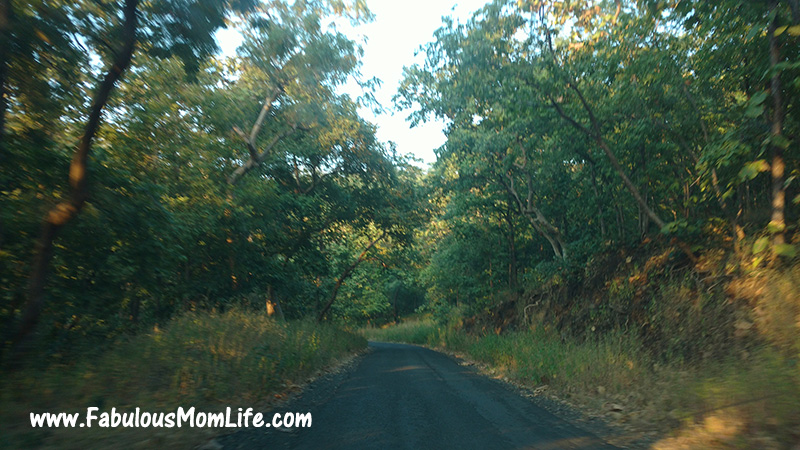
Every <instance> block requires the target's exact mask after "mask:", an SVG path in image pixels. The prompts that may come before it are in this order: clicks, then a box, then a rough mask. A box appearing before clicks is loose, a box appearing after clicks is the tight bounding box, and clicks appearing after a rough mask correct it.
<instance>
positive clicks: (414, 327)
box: [361, 319, 439, 345]
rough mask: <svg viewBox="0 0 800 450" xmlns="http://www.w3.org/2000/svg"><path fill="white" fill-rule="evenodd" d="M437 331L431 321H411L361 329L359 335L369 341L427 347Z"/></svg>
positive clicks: (436, 327)
mask: <svg viewBox="0 0 800 450" xmlns="http://www.w3.org/2000/svg"><path fill="white" fill-rule="evenodd" d="M438 331H439V327H438V326H437V325H436V323H434V321H433V320H431V319H411V320H407V321H404V322H401V323H399V324H397V325H390V326H384V327H381V328H376V327H367V328H363V329H362V330H361V334H363V335H364V337H365V338H367V339H369V340H371V341H385V342H402V343H404V344H418V345H427V344H430V339H431V336H433V335H436V333H438Z"/></svg>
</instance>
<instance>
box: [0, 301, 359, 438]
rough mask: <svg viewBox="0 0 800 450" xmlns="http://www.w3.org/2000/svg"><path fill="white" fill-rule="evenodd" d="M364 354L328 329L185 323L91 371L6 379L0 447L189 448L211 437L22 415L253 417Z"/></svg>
mask: <svg viewBox="0 0 800 450" xmlns="http://www.w3.org/2000/svg"><path fill="white" fill-rule="evenodd" d="M365 346H366V341H365V340H364V338H362V337H361V336H358V335H354V334H352V333H349V332H345V331H342V330H340V329H337V328H335V327H333V326H330V325H318V324H316V323H313V322H289V323H281V322H277V321H275V320H274V319H272V318H270V317H267V316H266V315H264V314H260V313H252V312H246V311H241V310H231V311H228V312H226V313H224V314H218V313H190V314H186V315H184V316H182V317H179V318H177V319H175V320H173V321H172V322H170V323H169V324H168V325H167V326H166V327H165V328H163V329H160V330H159V329H155V330H153V331H152V332H150V333H148V334H143V335H139V336H135V337H132V338H130V339H129V340H127V341H125V342H121V343H119V344H118V345H116V346H114V347H113V348H112V349H111V350H110V351H108V352H106V353H105V354H103V355H101V356H100V357H99V358H98V359H97V360H95V361H78V362H76V363H75V364H73V365H71V366H61V367H49V368H47V369H46V370H44V371H41V370H37V369H24V370H21V371H18V372H15V373H12V374H8V376H4V378H3V380H2V381H0V390H1V393H0V410H1V411H0V421H2V425H0V427H2V428H3V433H2V434H4V435H6V436H8V438H7V440H6V442H5V443H4V444H3V445H9V448H25V447H39V446H45V447H47V446H55V447H68V448H82V447H86V445H87V443H89V442H91V447H92V448H98V447H108V448H114V447H119V446H120V445H123V444H124V445H123V446H131V442H137V440H143V441H146V442H149V441H151V440H152V439H153V438H154V437H153V435H154V434H155V435H156V437H158V439H160V440H159V441H158V442H151V444H152V445H156V444H158V445H169V446H177V447H184V448H189V447H191V446H192V445H194V444H197V439H198V437H199V438H202V437H203V435H209V436H210V435H213V434H214V432H215V431H214V430H197V429H193V430H185V429H184V430H183V432H181V431H180V430H172V431H170V430H164V429H162V430H156V431H155V433H153V432H152V431H151V430H148V429H140V430H119V429H106V430H97V429H92V430H91V431H90V430H87V429H73V430H69V429H60V430H41V429H38V430H34V429H32V428H31V426H30V421H29V416H28V415H29V413H31V412H61V411H63V412H81V413H85V411H86V407H88V406H97V407H99V408H100V411H101V412H102V411H104V410H110V409H111V408H112V407H116V408H117V410H121V411H130V410H133V409H134V408H136V407H140V408H142V410H143V411H174V410H175V409H176V408H177V407H178V406H183V407H185V408H189V407H192V406H195V407H197V409H198V410H203V409H204V408H205V410H207V411H214V410H221V409H224V408H225V407H226V406H231V407H239V406H244V407H250V406H254V407H255V406H258V405H259V404H264V403H265V402H266V401H267V400H268V399H269V398H270V397H271V396H273V395H274V394H277V393H280V392H283V391H285V390H287V388H289V387H291V386H294V385H295V384H299V383H302V382H304V381H305V380H306V379H307V378H308V377H309V376H311V375H312V374H314V373H315V372H317V371H319V370H321V369H323V368H325V367H326V366H328V365H330V364H332V363H334V362H336V361H337V360H338V359H340V358H342V357H344V356H347V355H349V354H352V353H354V352H356V351H359V350H361V349H363V348H364V347H365ZM81 420H82V419H81ZM159 436H160V437H159ZM143 445H145V446H147V445H148V444H146V443H145V444H143Z"/></svg>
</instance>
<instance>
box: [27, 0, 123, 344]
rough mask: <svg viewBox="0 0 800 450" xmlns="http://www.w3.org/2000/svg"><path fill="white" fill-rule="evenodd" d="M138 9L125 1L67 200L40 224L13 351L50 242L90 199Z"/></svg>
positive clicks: (39, 291)
mask: <svg viewBox="0 0 800 450" xmlns="http://www.w3.org/2000/svg"><path fill="white" fill-rule="evenodd" d="M137 5H138V0H126V1H125V5H124V6H123V14H124V24H123V31H124V42H123V45H122V48H121V49H120V50H119V52H118V53H117V54H116V57H115V58H114V61H113V63H112V65H111V67H110V68H109V69H108V71H107V72H106V75H105V77H104V78H103V80H102V81H101V82H100V85H99V86H98V88H97V91H96V92H95V96H94V99H93V101H92V107H91V111H90V113H89V119H88V121H87V123H86V128H85V129H84V132H83V136H82V137H81V140H80V142H79V143H78V147H77V148H76V150H75V154H74V155H73V158H72V162H71V163H70V168H69V183H70V187H71V190H70V197H69V199H68V200H66V201H62V202H59V203H58V204H57V205H56V206H55V207H53V208H52V209H50V211H48V213H47V214H46V215H45V218H44V220H43V224H42V233H41V235H40V236H39V241H38V242H37V244H36V255H35V257H34V261H33V267H32V270H31V277H30V280H29V282H30V284H29V287H28V299H27V301H26V304H25V306H24V311H23V314H22V321H21V324H20V326H19V330H18V331H17V333H16V336H15V337H14V339H13V346H14V348H15V349H16V350H21V349H22V346H23V344H24V343H25V341H26V340H27V338H28V337H29V336H30V334H31V332H32V331H33V329H34V328H35V326H36V324H37V323H38V321H39V316H40V315H41V312H42V309H43V307H44V287H45V281H46V278H47V273H48V269H49V266H50V260H51V259H52V256H53V241H54V239H55V238H56V235H57V234H58V231H59V230H60V229H61V228H62V227H63V226H64V225H66V224H67V223H68V222H69V221H71V220H72V219H73V218H75V216H76V215H77V214H78V213H79V212H80V211H81V209H83V207H84V205H85V204H86V200H87V199H88V198H89V191H88V173H87V172H88V167H87V165H88V161H89V154H90V153H91V150H92V142H93V140H94V136H95V134H96V133H97V129H98V128H99V127H100V121H101V118H102V113H103V109H104V107H105V105H106V103H107V102H108V98H109V96H110V95H111V91H112V90H113V89H114V86H115V85H116V83H117V81H118V80H119V79H120V77H121V76H122V74H123V73H124V72H125V71H126V70H127V69H128V66H129V65H130V63H131V58H132V56H133V50H134V47H135V45H136V27H137V12H136V8H137Z"/></svg>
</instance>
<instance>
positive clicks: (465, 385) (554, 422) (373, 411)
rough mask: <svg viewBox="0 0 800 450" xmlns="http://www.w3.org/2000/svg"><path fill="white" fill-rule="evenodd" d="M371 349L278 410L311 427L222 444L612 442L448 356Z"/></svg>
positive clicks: (575, 445)
mask: <svg viewBox="0 0 800 450" xmlns="http://www.w3.org/2000/svg"><path fill="white" fill-rule="evenodd" d="M370 347H372V351H371V352H370V353H369V354H367V355H366V356H365V357H364V358H363V359H362V360H361V361H360V363H359V364H358V366H357V367H356V368H355V369H354V370H353V371H351V372H349V373H347V374H343V375H341V376H339V377H338V378H334V379H331V380H328V381H327V382H323V383H322V385H318V386H312V389H311V390H310V391H307V392H305V393H304V394H303V395H301V396H300V397H299V398H298V399H297V400H296V401H293V402H290V403H289V404H288V405H285V406H283V407H282V408H281V409H278V410H276V412H285V411H293V412H300V413H305V412H311V413H312V415H313V423H312V426H311V428H305V429H294V430H292V431H290V432H289V431H285V430H284V431H278V430H275V429H270V428H263V429H248V430H244V431H240V432H238V433H235V434H232V435H228V436H225V437H223V438H220V439H219V442H220V443H221V444H222V445H223V447H224V448H225V449H234V448H265V449H427V448H429V449H449V448H457V449H528V448H531V449H581V450H589V449H603V450H606V449H614V448H615V447H613V446H611V445H608V444H606V443H604V442H603V441H602V440H600V439H599V438H597V437H595V436H593V435H591V434H590V433H587V432H585V431H583V430H581V429H580V428H578V427H576V426H573V425H571V424H569V423H567V422H565V421H563V420H561V419H559V418H557V417H556V416H554V415H552V414H550V413H549V412H547V411H546V410H544V409H542V408H540V407H538V406H536V405H534V404H533V403H531V401H530V400H528V399H526V398H524V397H521V396H520V395H518V394H517V393H516V392H514V391H513V390H511V389H508V388H507V387H505V386H503V385H502V384H501V383H499V382H497V381H495V380H491V379H489V378H486V377H484V376H481V375H479V374H477V373H476V372H475V370H474V369H472V368H469V367H463V366H460V365H458V364H457V363H456V362H454V361H453V360H452V359H451V358H449V357H447V356H446V355H443V354H441V353H437V352H434V351H431V350H427V349H424V348H421V347H415V346H411V345H401V344H384V343H370ZM269 417H271V416H269Z"/></svg>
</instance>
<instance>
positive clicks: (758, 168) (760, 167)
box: [739, 159, 769, 180]
mask: <svg viewBox="0 0 800 450" xmlns="http://www.w3.org/2000/svg"><path fill="white" fill-rule="evenodd" d="M768 170H769V164H767V162H766V161H765V160H763V159H759V160H757V161H751V162H749V163H747V164H745V165H744V167H742V170H740V171H739V179H741V180H752V179H753V178H755V177H756V176H757V175H758V174H759V173H761V172H766V171H768Z"/></svg>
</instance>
